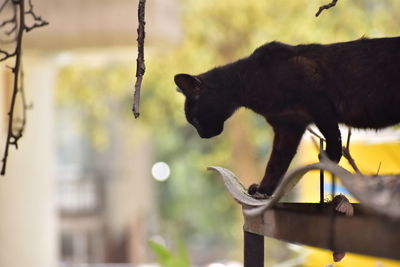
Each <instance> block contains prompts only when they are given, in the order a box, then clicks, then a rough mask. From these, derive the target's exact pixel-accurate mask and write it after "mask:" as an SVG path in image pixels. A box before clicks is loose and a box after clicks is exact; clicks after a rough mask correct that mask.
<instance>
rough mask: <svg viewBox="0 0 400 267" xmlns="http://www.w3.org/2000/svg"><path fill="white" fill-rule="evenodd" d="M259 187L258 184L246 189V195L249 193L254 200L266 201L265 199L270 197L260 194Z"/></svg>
mask: <svg viewBox="0 0 400 267" xmlns="http://www.w3.org/2000/svg"><path fill="white" fill-rule="evenodd" d="M259 187H260V186H259V185H258V184H252V185H250V186H249V188H248V189H247V193H249V195H251V196H252V197H253V198H255V199H267V198H269V197H270V195H268V194H266V193H262V192H260V191H259Z"/></svg>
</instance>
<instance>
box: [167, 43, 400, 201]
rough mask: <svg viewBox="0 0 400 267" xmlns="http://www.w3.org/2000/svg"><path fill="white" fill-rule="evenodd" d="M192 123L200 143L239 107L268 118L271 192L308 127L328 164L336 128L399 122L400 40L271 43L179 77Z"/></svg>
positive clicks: (335, 153)
mask: <svg viewBox="0 0 400 267" xmlns="http://www.w3.org/2000/svg"><path fill="white" fill-rule="evenodd" d="M175 83H176V84H177V86H178V88H179V89H180V91H181V92H183V94H184V95H185V96H186V102H185V113H186V118H187V120H188V121H189V122H190V123H191V124H192V125H193V126H194V127H196V129H197V131H198V133H199V135H200V136H201V137H202V138H210V137H213V136H216V135H218V134H220V133H221V132H222V130H223V125H224V121H225V120H226V119H228V118H229V117H230V116H231V115H232V114H233V113H234V111H235V110H236V109H238V108H239V107H246V108H249V109H251V110H253V111H254V112H256V113H258V114H261V115H262V116H264V117H265V119H266V120H267V122H268V123H269V124H270V125H271V126H272V127H273V130H274V133H275V136H274V141H273V149H272V153H271V157H270V159H269V162H268V165H267V168H266V172H265V175H264V178H263V179H262V181H261V183H260V185H259V186H257V185H253V186H251V187H250V188H249V193H251V194H254V193H255V192H256V191H258V192H260V193H263V194H268V195H271V194H272V193H273V191H274V190H275V188H276V187H277V185H278V184H279V182H280V180H281V178H282V177H283V175H284V174H285V172H286V170H287V168H288V166H289V164H290V162H291V160H292V158H293V156H294V155H295V153H296V150H297V146H298V144H299V142H300V140H301V137H302V135H303V133H304V131H305V129H306V127H307V125H309V124H311V123H314V124H315V125H316V126H317V127H318V128H319V130H320V131H321V133H322V134H323V135H324V137H325V138H326V142H327V147H326V152H327V154H328V156H329V158H330V159H332V160H334V161H336V162H338V161H339V160H340V158H341V155H342V154H341V151H342V145H341V137H340V131H339V128H338V123H343V124H346V125H348V126H351V127H355V128H372V129H380V128H384V127H387V126H391V125H394V124H397V123H399V122H400V37H396V38H381V39H360V40H356V41H351V42H345V43H334V44H328V45H319V44H309V45H297V46H291V45H287V44H283V43H279V42H271V43H268V44H265V45H263V46H261V47H259V48H257V49H256V50H255V51H254V52H253V53H252V54H251V55H250V56H249V57H246V58H243V59H240V60H238V61H236V62H234V63H231V64H227V65H225V66H222V67H218V68H215V69H212V70H210V71H208V72H205V73H203V74H200V75H196V76H192V75H189V74H178V75H176V76H175Z"/></svg>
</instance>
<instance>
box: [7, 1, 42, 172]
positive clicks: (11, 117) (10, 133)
mask: <svg viewBox="0 0 400 267" xmlns="http://www.w3.org/2000/svg"><path fill="white" fill-rule="evenodd" d="M7 5H12V17H11V18H10V19H7V20H4V21H3V22H1V23H0V29H1V28H2V27H5V26H6V25H11V29H10V30H8V31H5V34H6V35H8V36H9V35H11V34H13V33H15V34H16V36H15V38H12V40H11V41H14V42H15V47H14V50H13V51H12V52H9V51H6V50H2V49H0V55H2V56H1V57H0V62H1V61H6V60H8V59H13V60H14V65H13V66H12V67H10V69H11V71H12V73H13V75H14V79H13V91H12V95H11V101H10V109H9V111H8V114H7V115H8V125H7V137H6V142H5V148H4V154H3V159H2V167H1V172H0V174H1V175H5V173H6V166H7V159H8V154H9V149H10V146H15V148H16V149H18V141H19V140H20V138H21V137H22V136H23V133H24V130H25V125H26V111H27V110H28V109H29V108H30V107H29V106H28V105H27V103H26V97H25V91H24V86H23V76H24V72H23V69H22V40H23V34H24V32H25V31H26V32H28V31H30V30H33V29H35V28H38V27H42V26H45V25H47V24H48V22H46V21H45V20H43V19H42V18H41V17H39V16H37V15H36V14H35V12H34V11H33V5H32V3H31V0H29V1H28V5H29V9H28V11H25V1H24V0H5V1H4V2H3V3H2V4H0V14H1V12H2V11H3V10H4V9H5V7H6V6H7ZM25 15H29V16H32V18H33V21H34V22H33V25H31V26H28V25H26V22H25ZM17 97H20V98H21V102H22V107H21V108H22V115H21V116H22V117H21V118H16V117H15V109H16V101H17Z"/></svg>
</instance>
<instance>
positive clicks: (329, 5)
mask: <svg viewBox="0 0 400 267" xmlns="http://www.w3.org/2000/svg"><path fill="white" fill-rule="evenodd" d="M337 1H338V0H332V2H330V3H329V4H326V5H323V6H321V7H320V8H319V9H318V12H317V13H316V14H315V16H316V17H318V16H319V15H320V14H321V12H322V11H324V10H325V9H330V8H331V7H334V6H335V5H336V3H337Z"/></svg>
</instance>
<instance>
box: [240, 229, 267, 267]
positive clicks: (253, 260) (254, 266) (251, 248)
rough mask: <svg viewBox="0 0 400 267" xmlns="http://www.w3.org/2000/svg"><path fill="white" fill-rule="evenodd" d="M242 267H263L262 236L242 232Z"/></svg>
mask: <svg viewBox="0 0 400 267" xmlns="http://www.w3.org/2000/svg"><path fill="white" fill-rule="evenodd" d="M244 267H264V236H262V235H258V234H253V233H250V232H246V231H244Z"/></svg>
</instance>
